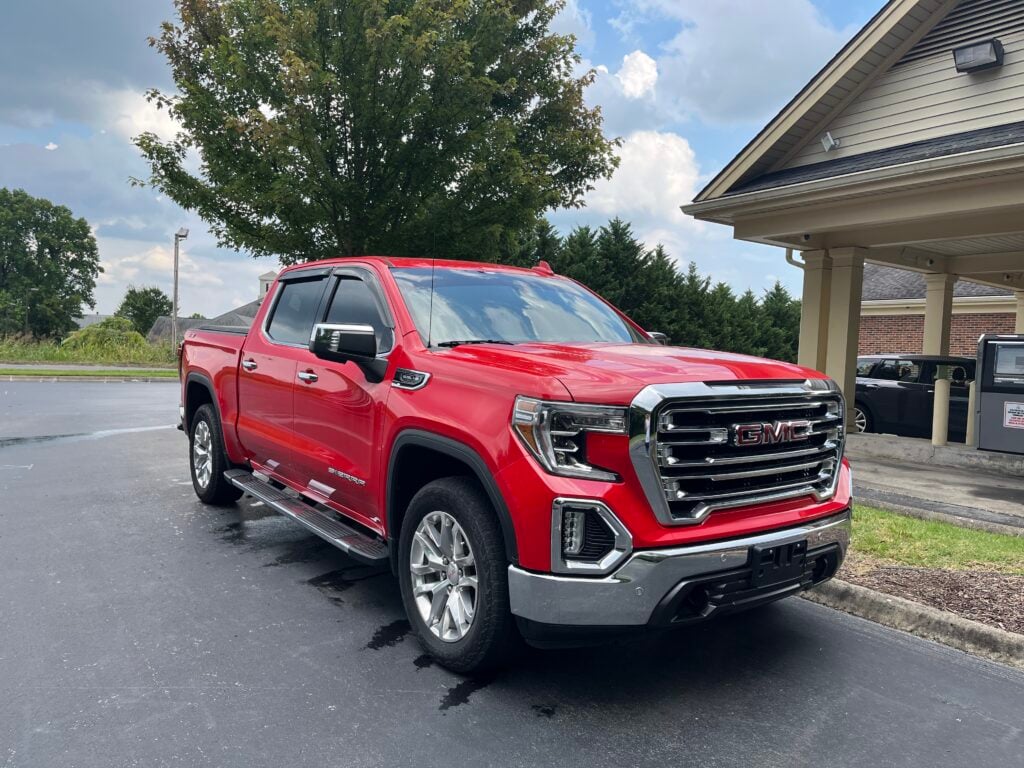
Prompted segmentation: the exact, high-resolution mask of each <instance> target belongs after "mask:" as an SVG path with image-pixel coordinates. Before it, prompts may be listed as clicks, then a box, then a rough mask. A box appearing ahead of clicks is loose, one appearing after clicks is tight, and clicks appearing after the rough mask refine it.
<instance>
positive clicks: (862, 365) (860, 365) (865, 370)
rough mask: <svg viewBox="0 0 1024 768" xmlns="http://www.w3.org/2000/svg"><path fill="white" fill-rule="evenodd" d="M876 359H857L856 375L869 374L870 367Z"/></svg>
mask: <svg viewBox="0 0 1024 768" xmlns="http://www.w3.org/2000/svg"><path fill="white" fill-rule="evenodd" d="M876 362H877V361H876V360H858V361H857V375H858V376H870V375H871V369H872V368H874V367H875V363H876Z"/></svg>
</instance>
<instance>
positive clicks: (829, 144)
mask: <svg viewBox="0 0 1024 768" xmlns="http://www.w3.org/2000/svg"><path fill="white" fill-rule="evenodd" d="M821 146H822V147H824V149H825V151H826V152H831V151H832V150H833V149H838V148H839V139H837V138H835V137H833V136H832V132H831V131H825V135H824V136H822V137H821Z"/></svg>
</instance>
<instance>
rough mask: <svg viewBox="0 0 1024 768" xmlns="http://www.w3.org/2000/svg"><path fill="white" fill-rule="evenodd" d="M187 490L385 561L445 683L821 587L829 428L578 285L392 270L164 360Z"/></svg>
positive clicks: (830, 493) (328, 274) (323, 271)
mask: <svg viewBox="0 0 1024 768" xmlns="http://www.w3.org/2000/svg"><path fill="white" fill-rule="evenodd" d="M181 381H182V406H181V419H182V426H183V428H184V430H185V431H186V433H187V434H188V436H189V444H190V451H191V461H190V463H191V469H192V480H193V485H194V487H195V491H196V494H197V495H198V496H199V498H200V499H201V500H202V501H204V502H206V503H209V504H228V503H232V502H234V501H235V500H237V499H238V498H239V497H240V496H241V495H242V493H243V492H245V493H249V494H251V495H252V496H254V497H256V498H258V499H260V500H262V501H263V502H264V503H265V504H267V505H268V506H270V507H271V508H273V509H274V510H276V511H278V512H280V513H282V514H284V515H287V516H288V517H290V518H292V519H294V520H295V521H296V522H298V523H300V524H302V525H304V526H306V527H307V528H309V529H310V530H311V531H312V532H314V533H316V534H317V535H319V536H321V537H322V538H324V539H326V540H327V541H329V542H331V543H332V544H334V545H335V546H337V547H338V548H340V549H341V550H343V551H344V552H346V553H348V554H349V555H351V556H352V557H354V558H356V559H358V560H361V561H365V562H369V563H380V564H382V565H390V567H391V569H392V570H393V571H394V573H395V574H396V575H397V577H398V581H399V585H400V588H401V593H402V599H403V602H404V605H405V608H406V611H407V613H408V616H409V621H410V622H411V624H412V626H413V627H414V628H415V629H416V630H417V632H418V634H419V636H420V638H421V640H422V642H423V644H424V645H425V646H426V648H427V650H428V651H429V652H430V653H431V654H432V655H433V656H434V657H435V658H436V659H437V660H438V661H439V662H441V663H443V664H445V665H446V666H448V667H450V668H452V669H454V670H457V671H463V672H468V671H474V670H481V669H484V668H487V667H490V666H493V665H495V664H498V663H500V661H501V660H502V659H503V658H504V657H505V656H506V655H507V654H508V653H509V651H510V650H511V649H513V648H514V647H515V646H516V644H517V643H518V642H520V640H521V639H522V638H525V639H526V640H527V641H528V642H530V643H532V644H534V645H544V644H553V643H559V644H565V643H570V642H576V641H578V639H579V638H578V635H579V634H580V633H582V634H585V635H592V634H594V633H596V632H599V631H601V630H605V631H607V630H633V629H637V628H645V627H647V628H650V627H671V626H676V625H684V624H689V623H691V622H695V621H700V620H703V619H707V618H709V617H713V616H719V615H721V614H725V613H728V612H730V611H734V610H737V609H740V608H746V607H750V606H753V605H758V604H761V603H764V602H767V601H770V600H775V599H778V598H780V597H784V596H786V595H791V594H794V593H796V592H798V591H800V590H803V589H806V588H808V587H810V586H811V585H813V584H816V583H819V582H821V581H824V580H826V579H828V578H830V577H831V576H832V575H833V574H834V573H835V572H836V569H837V568H838V567H839V565H840V563H841V562H842V559H843V556H844V554H845V551H846V547H847V544H848V541H849V531H850V517H851V502H850V496H851V478H850V470H849V465H848V464H847V462H846V460H845V459H844V458H843V439H844V423H845V419H846V413H845V409H844V404H843V398H842V396H841V394H840V393H839V391H838V390H837V388H836V386H835V384H834V383H833V382H832V381H831V380H829V379H827V378H824V377H823V376H822V375H821V374H820V373H816V372H815V371H811V370H807V369H804V368H800V367H798V366H795V365H791V364H788V363H781V362H774V361H770V360H760V359H757V358H752V357H745V356H741V355H732V354H723V353H718V352H708V351H703V350H696V349H684V348H679V347H670V346H665V345H664V344H662V343H659V339H658V335H657V334H649V333H647V332H645V331H644V330H642V329H641V328H640V327H638V326H637V325H636V324H635V323H633V322H632V321H631V320H630V319H629V318H628V317H626V316H625V315H624V314H623V313H621V312H619V311H618V310H617V309H615V308H614V307H612V306H611V305H609V304H608V303H607V302H605V301H604V300H603V299H601V298H600V297H599V296H597V295H595V294H594V293H592V292H590V291H589V290H587V289H586V288H584V287H583V286H581V285H580V284H578V283H576V282H574V281H572V280H569V279H567V278H564V277H560V276H558V275H555V274H554V273H553V272H552V271H551V269H550V268H549V267H548V266H547V265H546V264H543V263H542V264H541V265H539V266H538V267H536V268H534V269H520V268H514V267H505V266H497V265H494V264H478V263H470V262H454V261H437V262H434V261H432V260H430V259H411V258H382V257H373V258H347V259H336V260H329V261H323V262H317V263H310V264H304V265H301V266H296V267H292V268H289V269H286V270H285V271H284V272H282V274H281V275H280V276H279V277H278V279H277V282H276V283H275V284H274V286H273V287H272V289H271V290H270V292H269V293H268V295H267V297H266V298H265V299H264V301H263V304H262V307H261V309H260V312H259V314H258V315H257V316H256V319H255V321H254V322H253V325H252V328H251V329H247V330H245V329H236V328H216V327H211V328H200V329H196V330H191V331H189V332H188V333H187V334H186V335H185V340H184V342H183V346H182V351H181Z"/></svg>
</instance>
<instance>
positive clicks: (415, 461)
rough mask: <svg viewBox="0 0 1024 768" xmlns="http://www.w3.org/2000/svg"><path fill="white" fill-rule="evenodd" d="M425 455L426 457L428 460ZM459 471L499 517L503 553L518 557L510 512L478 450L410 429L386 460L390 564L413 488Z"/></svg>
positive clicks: (394, 559)
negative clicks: (479, 488)
mask: <svg viewBox="0 0 1024 768" xmlns="http://www.w3.org/2000/svg"><path fill="white" fill-rule="evenodd" d="M424 459H429V460H430V461H429V463H427V462H424V461H423V460H424ZM460 475H461V476H466V477H472V478H473V479H475V480H476V481H477V482H478V483H479V484H480V487H481V488H482V489H483V491H484V493H485V494H486V495H487V498H488V500H489V501H490V502H491V506H492V508H493V509H494V511H495V514H496V515H497V517H498V523H499V525H500V526H501V534H502V539H503V540H504V545H505V556H506V557H507V558H508V559H509V561H510V562H511V563H513V564H514V563H517V562H518V561H519V556H518V550H517V547H516V536H515V528H514V526H513V525H512V516H511V515H510V514H509V511H508V506H507V505H506V504H505V500H504V498H503V497H502V495H501V491H500V490H499V489H498V484H497V483H496V482H495V480H494V476H493V475H492V474H491V471H490V469H489V468H488V466H487V464H486V462H485V461H484V460H483V458H481V456H480V454H478V453H477V452H476V451H475V450H474V449H473V448H470V447H469V446H468V445H466V444H465V443H461V442H459V441H458V440H453V439H452V438H450V437H444V436H442V435H437V434H434V433H432V432H426V431H423V430H419V429H409V430H406V431H404V432H402V433H401V434H399V435H398V437H397V438H396V439H395V441H394V443H393V444H392V447H391V456H390V459H389V460H388V474H387V490H386V493H387V499H386V516H387V531H388V538H389V539H390V540H391V542H392V546H391V547H390V550H391V565H392V568H395V569H397V563H398V547H397V546H394V543H395V542H397V541H398V539H399V532H400V531H401V526H402V519H403V517H404V516H405V510H406V508H407V507H408V505H409V501H411V500H412V497H413V496H414V495H415V494H416V491H418V490H419V489H420V488H422V487H423V486H424V485H426V484H427V483H429V482H431V481H433V480H438V479H440V478H442V477H452V476H460Z"/></svg>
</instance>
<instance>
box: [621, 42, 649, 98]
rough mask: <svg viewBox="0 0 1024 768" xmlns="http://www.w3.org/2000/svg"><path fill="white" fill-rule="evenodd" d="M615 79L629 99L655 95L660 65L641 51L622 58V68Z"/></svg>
mask: <svg viewBox="0 0 1024 768" xmlns="http://www.w3.org/2000/svg"><path fill="white" fill-rule="evenodd" d="M615 79H616V80H618V81H619V83H620V84H621V85H622V93H623V95H625V97H626V98H627V99H639V98H642V97H643V96H646V95H647V94H653V93H654V84H655V83H657V82H658V64H657V62H655V60H654V59H652V58H651V57H650V56H648V55H647V54H646V53H644V52H643V51H640V50H636V51H633V52H632V53H630V54H627V55H626V56H623V57H622V68H621V69H620V70H619V71H618V72H616V73H615Z"/></svg>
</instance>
